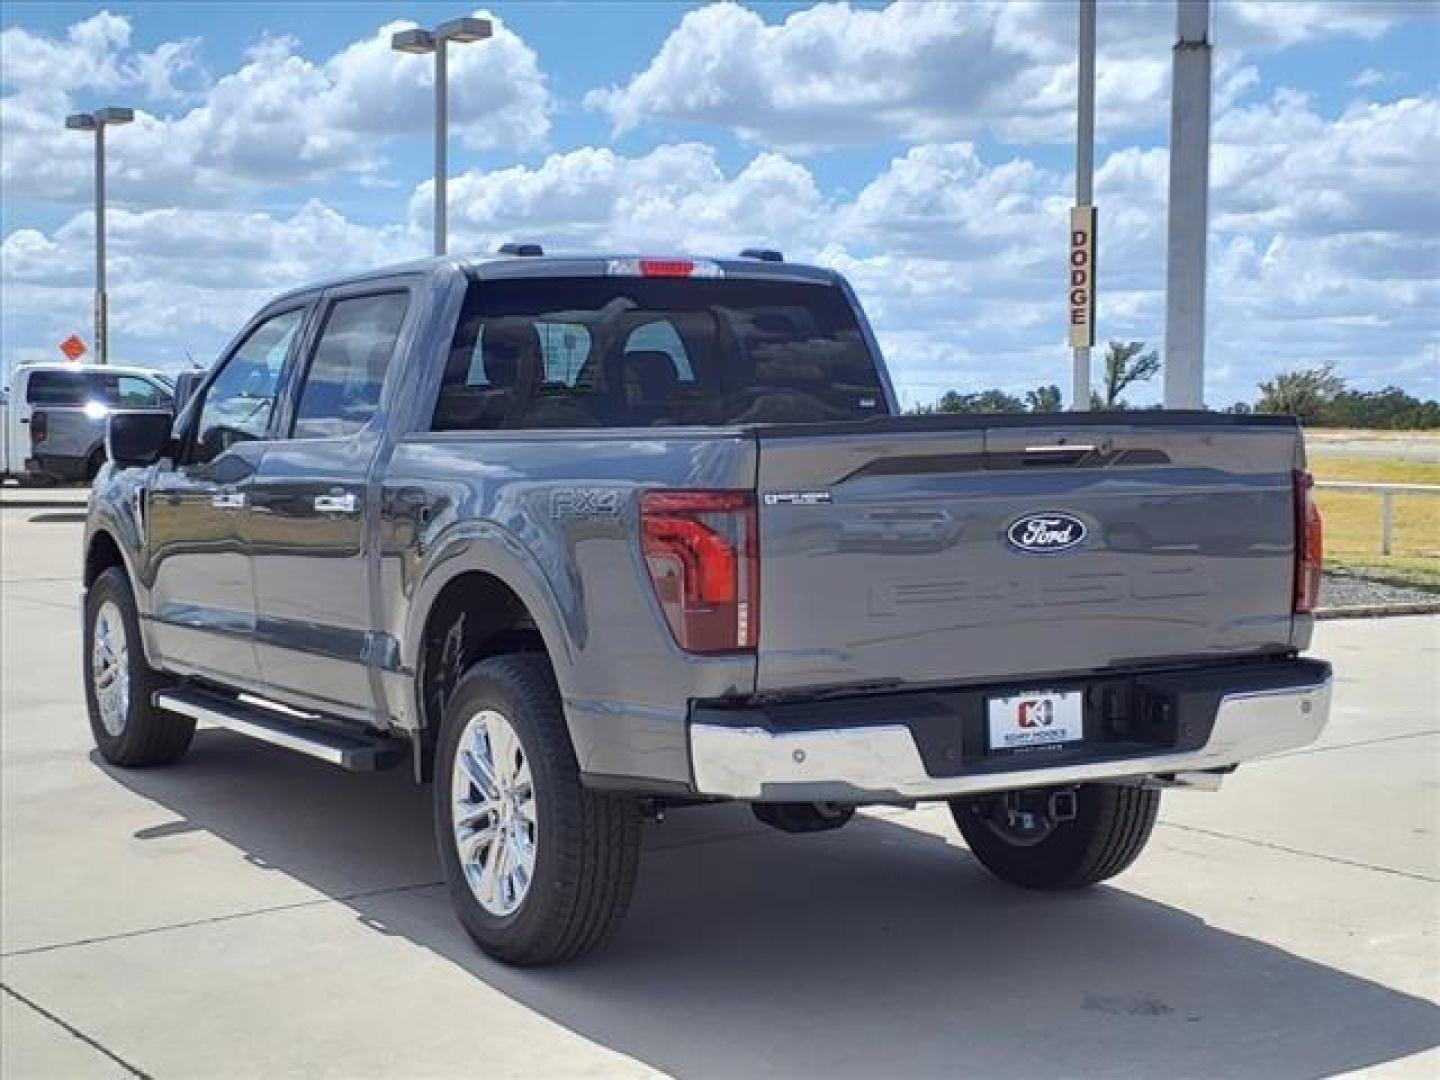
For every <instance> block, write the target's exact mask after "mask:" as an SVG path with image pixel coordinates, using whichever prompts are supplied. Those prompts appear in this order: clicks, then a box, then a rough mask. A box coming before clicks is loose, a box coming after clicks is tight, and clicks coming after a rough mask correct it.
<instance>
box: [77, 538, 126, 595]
mask: <svg viewBox="0 0 1440 1080" xmlns="http://www.w3.org/2000/svg"><path fill="white" fill-rule="evenodd" d="M112 566H118V567H121V568H122V569H123V568H124V566H125V559H124V558H123V557H122V556H121V554H120V545H119V544H117V543H116V542H115V538H114V537H113V536H111V535H110V534H109V533H108V532H97V533H96V534H95V535H94V536H93V537H92V538H91V540H90V547H89V550H87V551H86V552H85V588H87V589H88V588H89V587H90V586H91V585H93V584H95V579H96V578H98V577H99V576H100V575H101V574H103V573H104V572H105V571H106V570H109V569H110V567H112Z"/></svg>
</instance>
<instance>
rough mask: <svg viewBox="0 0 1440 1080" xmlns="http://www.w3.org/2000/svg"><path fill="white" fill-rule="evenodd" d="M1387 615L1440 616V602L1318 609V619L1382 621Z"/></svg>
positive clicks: (1423, 601) (1358, 605) (1415, 601)
mask: <svg viewBox="0 0 1440 1080" xmlns="http://www.w3.org/2000/svg"><path fill="white" fill-rule="evenodd" d="M1386 615H1440V600H1409V601H1406V602H1405V603H1403V604H1352V605H1349V606H1346V607H1330V608H1318V609H1317V610H1316V612H1315V618H1317V619H1380V618H1384V617H1385V616H1386Z"/></svg>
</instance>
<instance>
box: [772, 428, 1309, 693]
mask: <svg viewBox="0 0 1440 1080" xmlns="http://www.w3.org/2000/svg"><path fill="white" fill-rule="evenodd" d="M1017 420H1018V421H1019V422H1017ZM756 437H757V439H758V442H759V448H760V455H759V476H758V489H759V503H760V510H759V512H760V550H761V560H760V566H761V579H760V581H761V588H760V610H761V616H760V650H759V668H758V678H757V687H756V688H757V690H759V691H761V692H770V691H787V690H801V689H804V688H806V687H816V686H824V687H833V686H836V685H843V684H874V683H888V684H898V685H920V684H927V683H932V684H933V683H949V682H1014V683H1022V684H1023V683H1032V684H1033V682H1034V680H1035V679H1036V678H1037V677H1043V676H1046V675H1051V674H1060V673H1071V672H1084V671H1091V670H1097V669H1105V668H1113V667H1125V666H1134V665H1138V664H1141V663H1145V662H1149V661H1170V660H1185V659H1189V658H1196V659H1199V658H1207V659H1213V658H1215V657H1217V656H1225V655H1235V656H1242V655H1247V654H1257V653H1265V652H1276V651H1284V650H1287V649H1288V648H1289V647H1290V640H1291V622H1292V617H1291V603H1292V588H1293V551H1294V529H1295V522H1294V507H1293V479H1292V470H1294V469H1295V468H1297V467H1298V466H1299V464H1300V460H1301V459H1300V443H1299V433H1298V429H1297V428H1296V426H1295V425H1294V423H1293V422H1289V421H1285V420H1281V419H1280V418H1253V419H1252V418H1245V419H1239V418H1233V417H1228V416H1216V415H1214V414H1203V413H1200V414H1196V413H1185V414H1179V413H1148V414H1137V417H1136V418H1135V419H1133V420H1132V419H1130V418H1117V417H1116V416H1115V415H1114V414H1110V415H1108V416H1102V415H1097V416H1093V417H1090V418H1085V417H1083V416H1067V415H1061V414H1057V415H1056V416H1054V417H1053V418H1040V417H1028V418H1009V417H1007V418H1003V419H1002V418H996V417H967V418H949V417H937V418H927V417H911V418H896V419H892V420H886V421H877V422H874V423H871V424H855V425H848V426H845V427H844V428H842V429H831V430H824V429H821V428H818V427H804V426H794V427H789V428H769V429H767V428H763V427H762V428H757V429H756Z"/></svg>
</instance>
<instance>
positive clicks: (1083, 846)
mask: <svg viewBox="0 0 1440 1080" xmlns="http://www.w3.org/2000/svg"><path fill="white" fill-rule="evenodd" d="M1159 809H1160V792H1159V791H1154V790H1149V789H1146V788H1139V787H1127V786H1121V785H1118V784H1084V785H1081V786H1080V787H1078V788H1075V789H1073V791H1072V790H1070V789H1066V790H1064V791H1052V790H1039V791H1022V792H1006V793H1004V794H1001V795H990V796H984V797H981V798H975V799H954V800H952V801H951V803H950V813H951V814H952V815H953V816H954V818H955V824H956V825H958V826H959V827H960V833H961V835H962V836H964V838H965V843H966V844H968V845H969V847H970V850H971V852H972V853H973V854H974V855H975V857H976V858H977V859H979V860H980V863H981V864H982V865H983V866H984V867H985V868H986V869H987V870H989V871H990V872H991V873H992V874H994V875H995V876H996V877H998V878H1000V879H1001V880H1002V881H1006V882H1009V883H1010V884H1012V885H1019V886H1022V887H1024V888H1027V889H1075V888H1081V887H1083V886H1086V885H1093V884H1095V883H1096V882H1100V881H1104V880H1105V879H1107V878H1111V877H1114V876H1115V875H1116V874H1118V873H1120V872H1121V871H1122V870H1125V869H1126V868H1127V867H1129V866H1130V864H1131V863H1133V862H1134V861H1135V859H1136V858H1137V857H1138V856H1139V854H1140V852H1141V851H1142V850H1143V849H1144V847H1145V844H1146V841H1148V840H1149V839H1150V833H1151V831H1152V830H1153V829H1154V827H1155V816H1156V814H1157V813H1158V812H1159Z"/></svg>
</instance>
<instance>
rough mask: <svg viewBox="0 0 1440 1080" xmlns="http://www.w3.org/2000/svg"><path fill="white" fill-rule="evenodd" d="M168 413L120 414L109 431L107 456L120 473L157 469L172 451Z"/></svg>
mask: <svg viewBox="0 0 1440 1080" xmlns="http://www.w3.org/2000/svg"><path fill="white" fill-rule="evenodd" d="M172 423H173V418H172V417H171V416H170V415H169V414H168V413H153V412H133V413H126V412H118V413H111V414H110V422H109V424H108V425H107V426H106V428H105V454H106V456H107V457H109V459H110V461H111V462H112V463H113V464H114V465H115V467H116V468H117V469H138V468H143V467H144V466H146V465H153V464H155V462H157V461H159V460H160V459H161V458H162V457H164V456H165V453H166V451H168V450H169V449H170V425H171V424H172Z"/></svg>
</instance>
